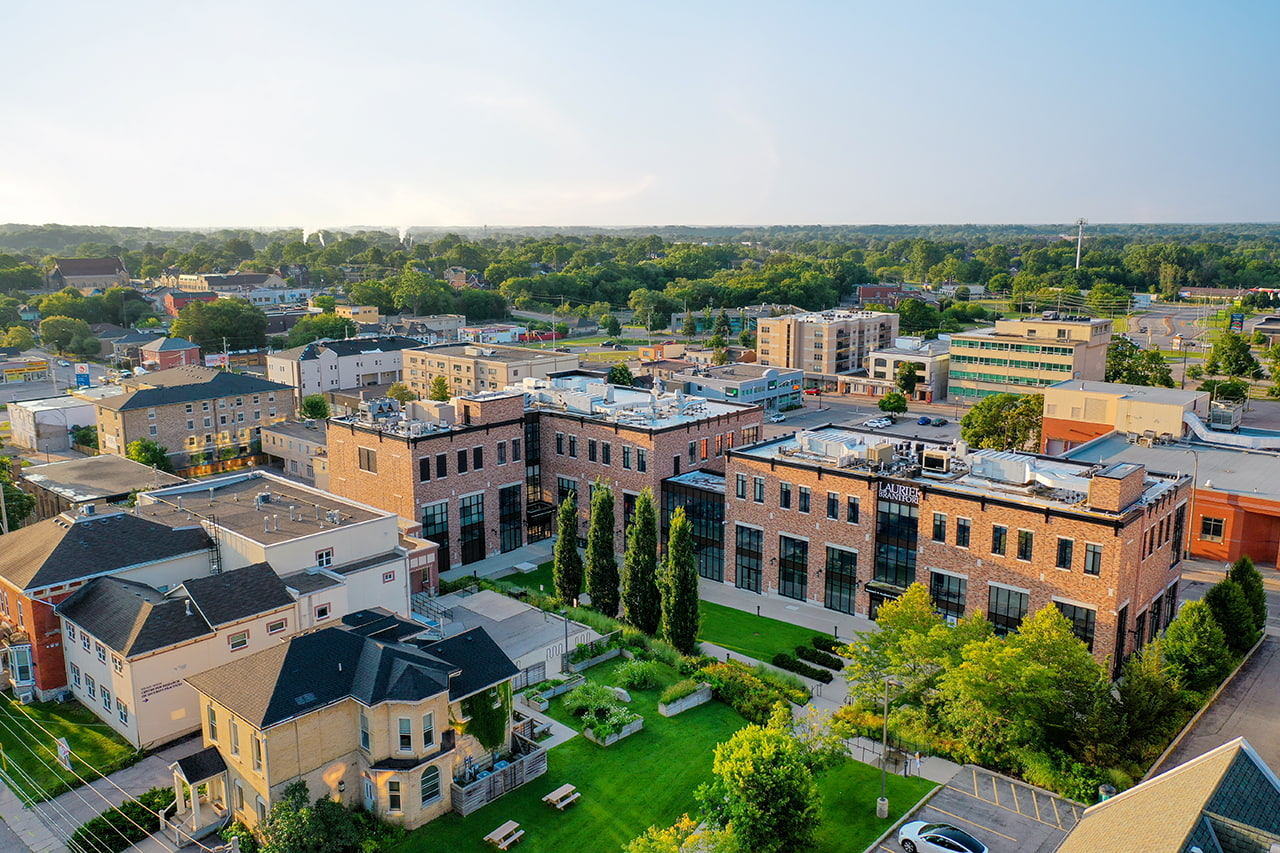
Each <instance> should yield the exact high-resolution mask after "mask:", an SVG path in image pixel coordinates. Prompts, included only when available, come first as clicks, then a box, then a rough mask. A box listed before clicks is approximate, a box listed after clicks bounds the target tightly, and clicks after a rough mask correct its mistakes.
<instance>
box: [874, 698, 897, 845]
mask: <svg viewBox="0 0 1280 853" xmlns="http://www.w3.org/2000/svg"><path fill="white" fill-rule="evenodd" d="M890 684H893V685H894V686H895V687H901V686H902V684H901V683H900V682H898V681H895V680H894V679H893V678H892V677H891V676H885V679H884V723H883V727H882V729H881V731H880V799H878V800H876V817H878V818H880V819H881V820H884V819H886V818H888V817H889V797H888V794H887V793H886V789H885V785H886V784H887V780H886V776H887V774H888V766H889V685H890Z"/></svg>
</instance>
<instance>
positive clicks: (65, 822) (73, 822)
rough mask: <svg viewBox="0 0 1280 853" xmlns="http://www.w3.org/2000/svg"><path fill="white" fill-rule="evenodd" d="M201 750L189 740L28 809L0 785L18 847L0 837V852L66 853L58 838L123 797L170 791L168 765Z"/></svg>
mask: <svg viewBox="0 0 1280 853" xmlns="http://www.w3.org/2000/svg"><path fill="white" fill-rule="evenodd" d="M201 747H202V744H201V741H200V738H198V737H196V738H190V739H188V740H185V741H182V742H180V743H177V744H174V745H172V746H169V747H166V748H165V749H162V750H160V751H159V752H156V753H154V754H152V755H149V756H147V757H146V758H144V759H142V761H139V762H138V763H137V764H134V765H132V766H130V767H126V768H124V769H123V770H118V771H116V772H115V773H112V774H111V775H110V776H109V777H108V778H109V779H110V780H111V782H107V781H106V780H104V779H101V778H98V779H96V780H95V781H93V782H91V783H90V784H88V785H82V786H81V787H79V788H75V789H73V790H70V791H68V792H66V793H65V794H60V795H58V796H57V797H54V798H53V800H51V801H49V802H46V803H37V804H36V805H35V806H33V807H31V808H26V807H24V806H23V805H22V802H21V801H20V800H19V799H18V798H17V797H16V796H15V795H14V794H13V792H11V791H10V790H9V789H8V788H7V787H5V786H4V785H0V816H3V818H4V822H5V824H7V829H8V830H9V831H10V832H11V833H12V835H13V836H15V837H16V839H17V841H18V842H20V844H21V846H20V847H14V846H12V841H11V840H7V839H6V836H5V834H4V833H3V832H0V850H3V851H5V853H9V851H10V850H14V851H16V853H22V851H23V850H24V848H25V849H26V850H30V851H32V853H65V851H66V849H67V848H66V847H65V845H64V844H63V843H62V839H63V838H66V837H67V836H69V835H71V834H72V833H73V832H75V831H76V830H77V829H78V828H79V827H80V826H81V825H82V824H84V823H86V822H88V821H89V820H92V819H93V818H95V817H97V816H98V815H100V814H102V812H104V811H106V810H107V809H109V808H111V807H112V806H118V805H120V804H121V803H122V802H124V800H125V797H126V795H127V796H129V797H136V796H138V795H139V794H142V793H145V792H146V791H148V790H150V789H151V788H155V787H168V786H171V785H172V784H173V772H172V771H171V770H170V769H169V765H170V764H172V763H173V762H175V761H177V760H178V759H179V758H184V757H186V756H188V755H191V754H192V753H194V752H198V751H199V750H200V749H201ZM86 778H88V777H86ZM111 783H114V785H113V784H111ZM117 786H119V787H117ZM120 789H123V791H122V790H120ZM165 849H166V850H170V851H172V849H173V845H172V844H169V845H168V846H167V847H165Z"/></svg>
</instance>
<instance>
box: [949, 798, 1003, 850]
mask: <svg viewBox="0 0 1280 853" xmlns="http://www.w3.org/2000/svg"><path fill="white" fill-rule="evenodd" d="M978 799H982V798H981V797H979V798H978ZM929 808H931V809H933V810H934V811H935V812H941V813H942V814H944V815H946V816H947V817H949V818H953V819H955V820H959V821H964V822H965V823H967V824H969V825H970V826H976V827H978V829H981V830H982V831H983V832H990V833H991V834H992V835H998V836H1000V837H1001V838H1004V839H1007V840H1009V841H1012V842H1013V843H1014V844H1017V843H1018V839H1016V838H1014V837H1012V836H1009V835H1005V834H1004V833H1003V832H996V831H995V830H994V829H992V828H991V827H989V826H986V825H985V824H981V823H978V822H977V821H972V820H968V819H966V818H962V817H960V815H958V814H952V813H951V812H949V811H947V810H946V809H940V808H938V807H937V806H935V805H932V804H930V806H929Z"/></svg>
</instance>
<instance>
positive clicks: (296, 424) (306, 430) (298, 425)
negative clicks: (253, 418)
mask: <svg viewBox="0 0 1280 853" xmlns="http://www.w3.org/2000/svg"><path fill="white" fill-rule="evenodd" d="M262 431H263V432H264V433H265V432H270V433H276V434H278V435H287V436H290V437H292V438H301V439H303V440H305V441H314V442H316V443H318V444H324V434H325V421H323V420H320V419H317V420H316V421H315V425H314V426H307V425H306V424H304V423H302V422H301V421H280V422H279V423H274V424H269V425H267V426H264V427H262Z"/></svg>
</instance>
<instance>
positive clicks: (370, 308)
mask: <svg viewBox="0 0 1280 853" xmlns="http://www.w3.org/2000/svg"><path fill="white" fill-rule="evenodd" d="M334 313H335V314H337V315H338V316H339V317H345V318H346V319H348V320H352V321H354V322H356V323H359V324H361V325H362V326H367V325H369V324H371V323H377V322H378V321H379V315H378V306H376V305H339V306H337V307H336V308H334Z"/></svg>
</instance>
